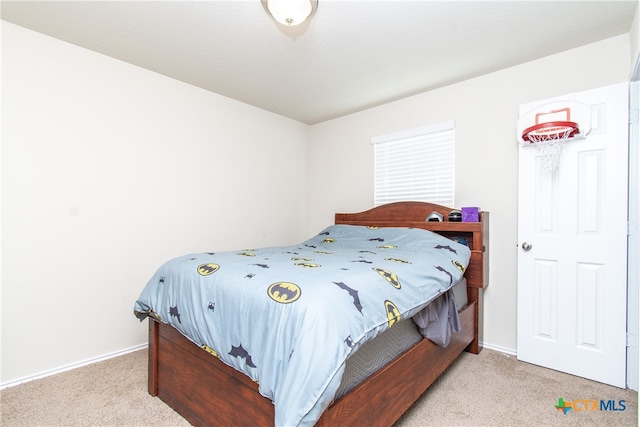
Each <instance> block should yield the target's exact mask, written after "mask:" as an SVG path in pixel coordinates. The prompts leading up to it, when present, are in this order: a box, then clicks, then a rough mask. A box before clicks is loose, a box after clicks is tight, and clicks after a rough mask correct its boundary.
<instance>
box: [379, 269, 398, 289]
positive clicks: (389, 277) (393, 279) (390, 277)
mask: <svg viewBox="0 0 640 427" xmlns="http://www.w3.org/2000/svg"><path fill="white" fill-rule="evenodd" d="M373 271H375V272H377V273H378V274H379V275H381V276H382V277H384V279H385V280H386V281H387V282H389V284H390V285H391V286H393V287H394V288H396V289H400V288H401V287H402V286H401V285H400V280H399V279H398V276H396V275H395V274H394V273H392V272H390V271H387V270H383V269H382V268H375V267H374V268H373Z"/></svg>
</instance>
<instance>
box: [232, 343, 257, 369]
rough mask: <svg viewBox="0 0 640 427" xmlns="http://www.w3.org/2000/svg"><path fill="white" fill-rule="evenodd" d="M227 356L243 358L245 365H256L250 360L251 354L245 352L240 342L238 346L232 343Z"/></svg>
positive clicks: (253, 366)
mask: <svg viewBox="0 0 640 427" xmlns="http://www.w3.org/2000/svg"><path fill="white" fill-rule="evenodd" d="M229 356H233V357H239V358H241V359H244V360H245V362H246V363H247V366H251V367H252V368H255V367H256V365H254V364H253V360H251V355H250V354H249V353H248V352H247V350H245V349H244V347H242V344H240V345H239V346H238V347H236V346H235V345H232V346H231V351H230V352H229Z"/></svg>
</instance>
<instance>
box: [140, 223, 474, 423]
mask: <svg viewBox="0 0 640 427" xmlns="http://www.w3.org/2000/svg"><path fill="white" fill-rule="evenodd" d="M469 257H470V251H469V249H468V248H467V247H466V246H464V245H461V244H458V243H456V242H453V241H451V240H449V239H446V238H444V237H442V236H440V235H438V234H435V233H432V232H429V231H425V230H421V229H412V228H379V229H377V228H368V227H363V226H350V225H333V226H330V227H328V228H326V229H325V230H324V231H322V232H321V233H320V234H318V235H317V236H315V237H313V238H311V239H309V240H307V241H305V242H303V243H302V244H300V245H295V246H287V247H273V248H263V249H245V250H242V251H237V252H220V253H213V252H212V253H197V254H191V255H185V256H182V257H179V258H176V259H174V260H171V261H169V262H167V263H165V264H164V265H162V266H161V267H160V269H159V270H158V271H157V272H156V274H155V275H154V276H153V277H152V278H151V280H150V281H149V282H148V284H147V286H146V287H145V288H144V290H143V291H142V293H141V295H140V297H139V299H138V300H137V301H136V303H135V307H134V313H135V315H136V316H138V318H140V319H141V320H142V319H143V318H145V317H146V316H153V317H155V318H157V319H159V320H160V321H162V322H165V323H168V324H170V325H172V326H173V327H175V328H176V329H178V330H179V331H180V332H181V333H182V334H183V335H185V336H186V337H187V338H189V339H190V340H191V341H193V342H194V343H196V344H197V345H199V346H201V347H203V348H204V349H205V350H207V351H209V352H210V353H211V354H212V355H214V356H217V357H219V358H220V359H221V360H222V361H223V362H224V363H226V364H228V365H230V366H232V367H234V368H236V369H238V370H240V371H242V372H244V373H245V374H247V375H248V376H249V377H251V378H252V379H253V380H254V381H256V382H257V383H258V384H259V389H260V393H261V394H262V395H263V396H265V397H267V398H269V399H271V400H272V401H273V402H274V405H275V424H276V425H277V426H297V425H313V424H314V423H315V422H316V421H317V420H318V418H319V417H320V415H321V414H322V412H323V411H324V410H325V409H326V408H327V407H328V406H329V404H330V403H331V401H332V399H333V396H334V394H335V391H336V390H337V388H338V386H339V384H340V380H341V377H342V373H343V370H344V362H345V360H346V359H347V357H348V356H349V354H350V353H352V352H353V351H355V350H356V349H357V348H358V347H359V346H360V345H361V344H362V343H363V342H365V341H366V340H368V339H371V338H373V337H374V336H376V335H377V334H378V333H380V332H382V331H384V330H385V329H387V328H390V327H392V326H393V325H394V323H396V322H398V321H399V320H401V319H404V318H408V317H411V316H413V315H414V314H416V313H417V312H418V311H419V310H420V309H422V308H423V307H425V305H427V304H428V303H429V302H430V301H432V300H434V299H435V298H436V297H438V296H439V295H441V294H443V293H444V292H446V291H447V290H448V289H449V288H450V287H451V286H452V285H453V284H455V283H457V282H458V281H459V280H460V279H461V278H462V274H463V272H464V269H465V268H466V266H467V265H468V262H469ZM239 410H241V409H239Z"/></svg>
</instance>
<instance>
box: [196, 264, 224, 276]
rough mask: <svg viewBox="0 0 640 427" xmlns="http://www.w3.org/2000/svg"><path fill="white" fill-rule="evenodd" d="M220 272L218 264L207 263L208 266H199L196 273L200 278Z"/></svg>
mask: <svg viewBox="0 0 640 427" xmlns="http://www.w3.org/2000/svg"><path fill="white" fill-rule="evenodd" d="M218 270H220V266H219V265H218V264H214V263H212V262H211V263H209V264H200V265H199V266H198V273H199V274H200V275H201V276H208V275H210V274H213V273H215V272H216V271H218Z"/></svg>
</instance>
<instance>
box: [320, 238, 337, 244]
mask: <svg viewBox="0 0 640 427" xmlns="http://www.w3.org/2000/svg"><path fill="white" fill-rule="evenodd" d="M335 242H336V239H334V238H333V237H327V238H326V239H324V240H323V241H322V243H335Z"/></svg>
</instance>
